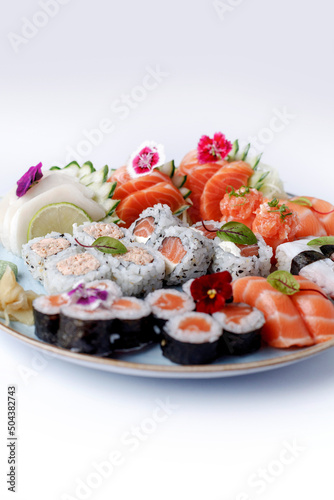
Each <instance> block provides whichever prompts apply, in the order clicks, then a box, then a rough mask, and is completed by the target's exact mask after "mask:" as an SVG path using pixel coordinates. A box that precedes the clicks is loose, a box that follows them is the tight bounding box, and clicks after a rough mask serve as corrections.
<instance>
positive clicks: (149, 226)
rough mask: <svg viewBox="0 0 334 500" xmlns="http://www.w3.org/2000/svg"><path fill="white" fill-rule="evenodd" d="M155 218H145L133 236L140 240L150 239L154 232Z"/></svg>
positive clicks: (137, 224)
mask: <svg viewBox="0 0 334 500" xmlns="http://www.w3.org/2000/svg"><path fill="white" fill-rule="evenodd" d="M154 222H155V220H154V217H145V218H144V219H140V220H139V221H138V222H137V223H136V227H135V228H134V231H133V235H134V236H138V237H139V238H149V237H150V236H151V234H152V233H153V231H154Z"/></svg>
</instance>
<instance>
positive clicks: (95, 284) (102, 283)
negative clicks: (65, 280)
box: [68, 279, 122, 308]
mask: <svg viewBox="0 0 334 500" xmlns="http://www.w3.org/2000/svg"><path fill="white" fill-rule="evenodd" d="M68 296H69V297H70V301H71V304H78V303H79V304H85V305H87V304H91V305H92V307H94V306H97V305H98V304H99V303H98V301H102V302H103V305H104V307H105V308H107V307H111V305H112V304H113V302H114V300H116V299H118V298H120V297H121V296H122V290H121V289H120V287H119V286H118V285H117V284H116V283H115V282H114V281H111V280H108V279H106V280H96V281H91V282H90V283H85V282H80V283H79V284H78V285H77V286H76V287H75V288H73V289H72V290H70V291H69V292H68Z"/></svg>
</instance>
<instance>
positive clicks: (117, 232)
mask: <svg viewBox="0 0 334 500" xmlns="http://www.w3.org/2000/svg"><path fill="white" fill-rule="evenodd" d="M102 236H109V237H110V238H115V239H116V240H120V241H122V242H123V243H124V242H126V241H129V239H130V234H129V231H128V230H127V229H125V228H120V227H119V226H118V225H117V224H114V223H113V222H109V223H104V222H85V223H84V224H82V225H81V226H78V225H77V224H73V238H75V239H76V240H78V241H79V243H80V244H81V245H92V244H93V243H94V241H95V240H97V239H98V238H101V237H102Z"/></svg>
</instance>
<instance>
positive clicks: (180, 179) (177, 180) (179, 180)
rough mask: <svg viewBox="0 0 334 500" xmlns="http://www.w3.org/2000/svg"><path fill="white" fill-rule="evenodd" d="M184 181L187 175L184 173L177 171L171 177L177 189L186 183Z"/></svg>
mask: <svg viewBox="0 0 334 500" xmlns="http://www.w3.org/2000/svg"><path fill="white" fill-rule="evenodd" d="M186 181H187V176H186V175H180V174H178V173H177V172H176V173H175V174H174V175H173V177H172V183H173V184H174V186H175V187H176V188H178V189H180V188H181V187H182V186H184V184H185V183H186Z"/></svg>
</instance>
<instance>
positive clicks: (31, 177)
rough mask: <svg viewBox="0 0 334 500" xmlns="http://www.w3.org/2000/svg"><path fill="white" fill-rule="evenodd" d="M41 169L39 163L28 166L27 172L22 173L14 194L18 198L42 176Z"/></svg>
mask: <svg viewBox="0 0 334 500" xmlns="http://www.w3.org/2000/svg"><path fill="white" fill-rule="evenodd" d="M41 169H42V163H39V164H38V165H36V167H30V168H29V170H28V172H26V173H25V174H24V175H22V177H21V179H19V180H18V181H17V190H16V196H18V197H19V198H21V196H24V195H25V194H26V192H27V191H28V189H30V188H31V186H32V185H33V184H35V182H38V181H39V180H40V179H41V178H42V177H43V173H42V170H41Z"/></svg>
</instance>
